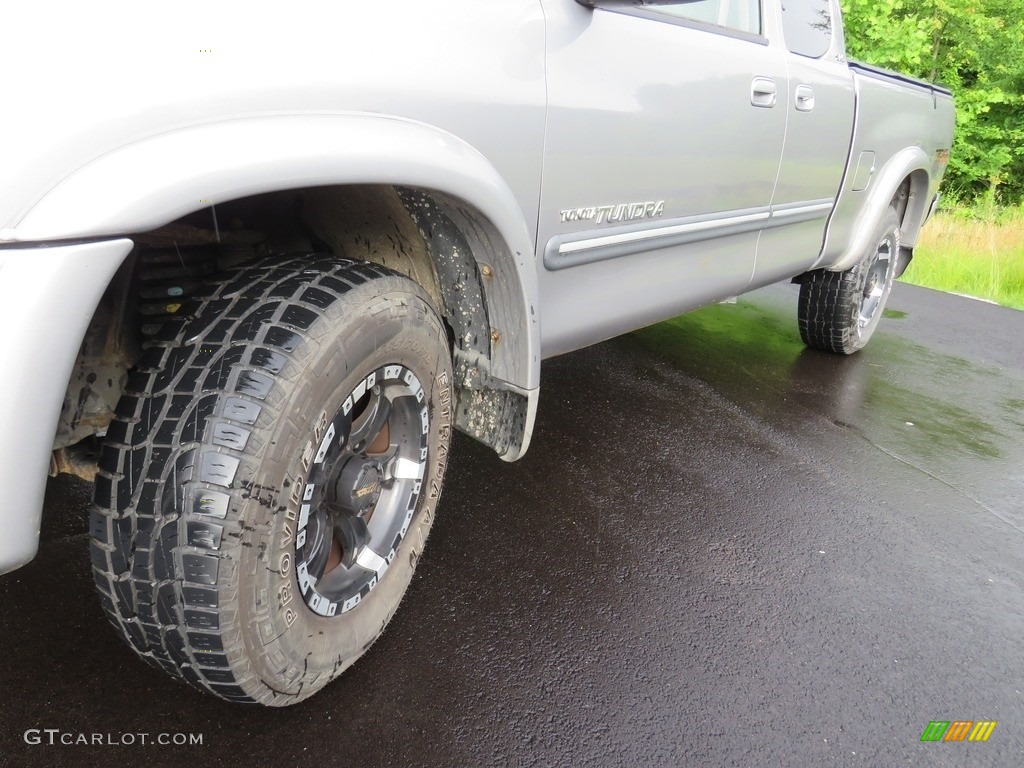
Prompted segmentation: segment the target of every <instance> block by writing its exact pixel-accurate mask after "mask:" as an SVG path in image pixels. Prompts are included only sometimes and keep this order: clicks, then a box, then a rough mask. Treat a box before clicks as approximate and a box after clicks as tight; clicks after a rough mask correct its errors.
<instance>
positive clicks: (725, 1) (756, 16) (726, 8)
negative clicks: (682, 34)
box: [649, 0, 761, 35]
mask: <svg viewBox="0 0 1024 768" xmlns="http://www.w3.org/2000/svg"><path fill="white" fill-rule="evenodd" d="M649 10H652V11H656V12H658V13H665V14H668V15H669V16H676V17H678V18H681V19H691V20H693V21H701V22H704V23H705V24H715V25H717V26H719V27H727V28H728V29H736V30H739V31H740V32H750V33H752V34H755V35H758V34H760V33H761V9H760V6H759V3H758V0H693V1H692V2H689V3H670V4H667V5H658V6H652V7H650V9H649Z"/></svg>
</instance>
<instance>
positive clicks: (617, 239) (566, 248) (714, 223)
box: [558, 211, 770, 253]
mask: <svg viewBox="0 0 1024 768" xmlns="http://www.w3.org/2000/svg"><path fill="white" fill-rule="evenodd" d="M769 216H770V214H769V212H768V211H765V212H763V213H750V214H745V215H743V216H730V217H729V218H723V219H709V220H707V221H694V222H690V223H687V224H674V225H669V226H661V227H658V228H657V229H651V230H646V231H640V232H623V233H622V234H621V235H605V236H604V237H592V238H590V239H588V240H576V241H575V242H569V243H562V244H561V245H559V246H558V252H559V253H575V252H577V251H585V250H589V249H591V248H601V247H602V246H606V245H619V244H620V243H635V242H639V241H641V240H654V239H658V238H662V237H668V236H669V235H676V234H683V233H687V232H703V231H704V230H706V229H718V228H719V227H728V226H731V225H733V224H744V223H746V222H748V221H765V220H766V219H768V217H769Z"/></svg>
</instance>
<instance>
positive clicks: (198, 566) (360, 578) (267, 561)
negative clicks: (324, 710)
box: [91, 256, 452, 706]
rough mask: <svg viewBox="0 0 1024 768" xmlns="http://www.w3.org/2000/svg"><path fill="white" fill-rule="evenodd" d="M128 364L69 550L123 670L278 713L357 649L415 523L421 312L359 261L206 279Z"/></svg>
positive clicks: (395, 284)
mask: <svg viewBox="0 0 1024 768" xmlns="http://www.w3.org/2000/svg"><path fill="white" fill-rule="evenodd" d="M209 294H210V295H209V296H208V297H206V298H205V299H203V300H201V301H199V302H197V304H196V305H195V306H185V307H182V308H181V309H180V310H179V311H178V314H180V315H187V317H185V318H183V319H182V320H175V321H172V322H171V323H170V324H169V325H168V326H167V327H166V328H165V329H164V330H163V331H162V332H161V333H160V334H159V335H158V336H157V340H156V341H155V342H154V343H153V344H152V346H150V347H149V348H148V350H147V351H146V352H145V354H144V356H143V358H142V360H141V362H140V365H139V367H138V369H137V370H136V372H135V373H134V374H133V375H132V377H131V380H130V382H129V386H128V391H127V394H126V395H125V396H124V398H123V399H122V401H121V403H120V405H119V406H118V409H117V417H116V419H115V421H114V422H113V424H112V425H111V427H110V430H109V432H108V435H107V439H106V447H105V448H104V451H103V456H102V459H101V463H100V469H101V471H100V476H99V478H98V480H97V485H96V505H95V508H94V511H93V514H92V539H91V551H92V559H93V565H94V573H95V577H96V585H97V589H98V592H99V596H100V600H101V602H102V604H103V607H104V608H105V611H106V613H107V616H108V618H109V619H110V621H111V622H112V623H113V625H114V627H115V628H116V629H117V630H118V632H119V633H120V634H121V635H122V636H123V637H124V639H125V640H126V641H127V642H128V644H129V645H130V646H131V647H132V648H133V649H134V650H135V651H136V652H137V653H138V654H139V655H141V656H142V657H143V658H144V659H146V660H147V661H149V662H151V663H153V664H154V665H156V666H158V667H160V668H162V669H164V670H166V671H168V672H170V673H171V674H173V675H176V676H180V677H182V678H184V679H185V680H187V681H188V682H190V683H192V684H194V685H196V686H198V687H200V688H202V689H205V690H208V691H211V692H213V693H214V694H216V695H218V696H220V697H222V698H225V699H229V700H234V701H240V702H248V703H260V704H267V705H271V706H285V705H289V704H293V703H296V702H298V701H301V700H302V699H304V698H306V697H308V696H310V695H311V694H313V693H314V692H316V691H317V690H319V689H320V688H322V687H323V686H324V685H326V684H327V683H328V682H329V681H330V680H332V679H333V678H334V677H336V676H337V675H338V674H339V673H341V672H342V671H343V670H344V669H345V668H346V667H348V666H349V665H350V664H352V663H353V662H354V661H355V660H356V659H357V658H358V657H359V656H361V655H362V654H363V653H364V652H365V651H366V649H367V648H368V647H369V646H370V644H371V643H372V642H373V641H374V640H375V639H376V638H377V637H378V636H379V635H380V634H381V632H382V631H383V629H384V627H385V625H386V624H387V623H388V621H389V620H390V619H391V617H392V615H393V614H394V612H395V610H396V608H397V607H398V603H399V601H400V600H401V598H402V595H403V594H404V592H405V590H406V587H407V586H408V584H409V581H410V579H411V577H412V573H413V570H414V568H415V566H416V562H417V559H418V557H419V555H420V552H421V551H422V549H423V546H424V542H425V540H426V537H427V533H428V531H429V530H430V526H431V522H432V518H433V514H434V509H435V506H436V504H437V500H438V495H439V493H440V487H441V482H442V478H443V475H444V470H445V464H446V459H447V454H448V444H449V440H450V436H451V421H452V409H451V397H452V394H451V380H452V373H451V358H450V353H449V349H448V336H447V333H446V331H445V328H444V325H443V324H442V321H441V320H440V318H439V317H438V314H437V312H436V311H435V309H434V308H433V307H432V305H431V303H430V301H429V299H428V298H427V297H426V295H425V294H424V293H423V291H422V290H421V289H420V288H419V287H418V286H417V285H416V284H415V283H413V282H412V281H410V280H408V279H406V278H404V277H401V276H399V275H397V274H394V273H392V272H390V271H388V270H386V269H384V268H381V267H377V266H374V265H371V264H364V263H357V262H351V261H347V260H342V259H336V258H333V257H331V258H324V257H315V256H306V257H291V258H279V259H278V260H268V261H265V262H261V263H259V264H255V265H250V266H247V267H242V268H239V269H237V270H236V271H235V273H234V274H231V275H228V276H226V278H225V279H224V280H223V282H221V283H220V284H219V285H218V286H217V287H216V288H215V289H213V290H211V291H210V292H209Z"/></svg>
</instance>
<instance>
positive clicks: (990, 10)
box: [842, 0, 1024, 203]
mask: <svg viewBox="0 0 1024 768" xmlns="http://www.w3.org/2000/svg"><path fill="white" fill-rule="evenodd" d="M842 5H843V13H844V16H845V25H846V38H847V49H848V52H849V54H850V56H851V57H853V58H856V59H861V60H863V61H866V62H869V63H871V64H876V65H879V66H882V67H888V68H891V69H896V70H899V71H902V72H906V73H907V74H910V75H914V76H916V77H921V78H924V79H927V80H932V81H935V82H939V83H942V84H944V85H946V86H948V87H950V88H951V89H952V91H953V95H954V97H955V98H956V104H957V133H956V141H955V144H954V147H953V152H952V154H951V157H950V164H949V169H948V171H947V173H946V189H947V190H949V191H952V192H953V194H954V195H955V196H956V197H958V198H960V199H962V200H965V201H968V202H973V201H976V200H978V199H980V198H984V197H989V198H990V199H992V200H993V201H994V200H996V199H997V198H998V199H1000V200H1002V201H1004V202H1013V203H1016V202H1020V201H1021V200H1022V199H1024V4H1022V3H1021V0H922V1H921V2H906V1H905V0H842Z"/></svg>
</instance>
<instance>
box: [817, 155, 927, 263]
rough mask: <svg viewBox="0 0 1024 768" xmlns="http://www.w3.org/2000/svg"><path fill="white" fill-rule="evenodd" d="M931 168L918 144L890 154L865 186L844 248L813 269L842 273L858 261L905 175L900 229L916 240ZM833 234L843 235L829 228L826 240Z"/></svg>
mask: <svg viewBox="0 0 1024 768" xmlns="http://www.w3.org/2000/svg"><path fill="white" fill-rule="evenodd" d="M931 170H932V159H931V158H930V157H929V156H928V155H927V153H925V151H924V150H923V149H921V148H920V147H907V148H906V149H903V150H901V151H900V152H897V153H896V154H895V155H893V156H892V157H891V158H890V159H889V162H887V163H886V164H885V167H884V168H882V170H881V172H879V173H878V175H877V177H876V178H875V179H874V181H873V182H872V184H871V186H870V187H869V188H868V192H867V197H866V199H865V200H864V201H863V202H862V203H861V205H860V211H859V212H858V213H857V215H856V217H855V218H854V220H853V224H852V226H851V227H850V229H849V237H848V238H847V239H846V244H845V247H843V249H842V251H841V252H840V253H839V255H838V256H837V257H836V258H835V259H829V263H828V264H818V265H815V268H821V267H824V268H825V269H827V270H829V271H832V272H844V271H846V270H847V269H849V268H850V267H852V266H853V265H854V264H856V263H857V262H858V261H860V259H861V257H862V256H863V254H864V253H866V252H867V250H868V249H869V248H870V247H872V246H873V245H874V244H873V243H869V242H868V239H869V238H870V237H871V233H872V232H874V230H875V227H876V226H877V224H878V222H880V221H881V220H882V217H883V216H885V212H886V211H887V210H888V209H889V205H890V204H891V203H892V200H893V197H895V195H896V194H897V193H898V192H899V189H900V187H901V186H902V185H903V183H904V182H905V181H906V180H907V178H908V177H909V178H910V183H911V189H910V199H909V200H908V203H907V210H906V213H905V214H904V216H903V229H904V236H905V242H906V243H908V244H911V243H914V242H916V240H917V232H918V230H919V229H920V227H921V222H922V221H923V220H924V217H925V215H926V214H927V212H928V207H929V205H930V204H931V199H930V196H929V195H928V192H929V182H928V179H929V178H930V173H931ZM847 194H849V193H847ZM834 236H837V237H842V234H841V233H838V232H837V233H833V232H832V231H831V229H830V231H829V234H828V240H832V238H833V237H834ZM829 250H830V249H829V247H828V245H827V244H826V247H825V249H824V252H825V253H828V251H829Z"/></svg>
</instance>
